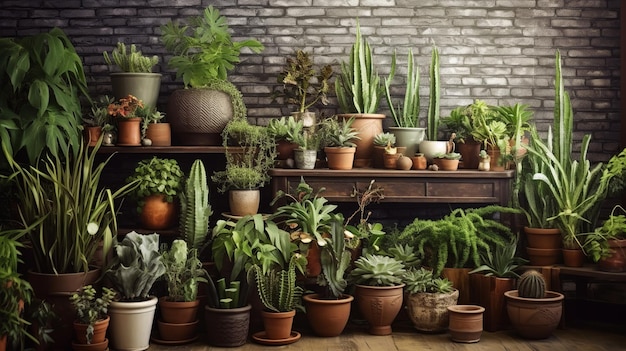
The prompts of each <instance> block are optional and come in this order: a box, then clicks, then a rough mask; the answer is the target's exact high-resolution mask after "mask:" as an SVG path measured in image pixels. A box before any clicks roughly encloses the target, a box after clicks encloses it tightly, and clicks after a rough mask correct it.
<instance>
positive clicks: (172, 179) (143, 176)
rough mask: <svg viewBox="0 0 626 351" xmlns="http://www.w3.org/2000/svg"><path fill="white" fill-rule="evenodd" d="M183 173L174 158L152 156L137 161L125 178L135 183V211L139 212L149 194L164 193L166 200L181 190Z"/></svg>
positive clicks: (169, 200) (175, 195)
mask: <svg viewBox="0 0 626 351" xmlns="http://www.w3.org/2000/svg"><path fill="white" fill-rule="evenodd" d="M183 179H184V174H183V171H182V170H181V169H180V166H179V165H178V162H177V161H176V160H175V159H167V158H160V157H157V156H153V157H152V158H150V159H144V160H141V161H139V163H138V164H137V167H135V170H134V171H133V174H132V175H131V176H130V177H128V178H126V182H127V183H136V184H137V187H136V188H135V190H134V192H133V194H134V196H135V197H136V198H137V211H138V212H139V213H141V211H142V208H143V205H144V204H145V201H144V200H143V199H144V198H146V197H148V196H150V195H157V194H162V195H165V200H166V201H167V202H172V201H174V198H175V197H177V196H178V194H179V193H180V192H181V191H182V190H183Z"/></svg>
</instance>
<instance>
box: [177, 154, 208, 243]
mask: <svg viewBox="0 0 626 351" xmlns="http://www.w3.org/2000/svg"><path fill="white" fill-rule="evenodd" d="M179 195H180V225H179V230H180V235H181V237H182V238H183V240H185V241H186V242H187V245H188V246H189V247H190V248H191V249H195V250H197V251H198V254H199V255H200V254H202V252H203V251H204V249H205V248H206V247H207V246H208V245H209V242H210V240H209V239H208V233H209V217H211V214H213V211H212V208H211V204H210V203H209V186H208V183H207V176H206V169H205V168H204V163H203V162H202V160H200V159H197V160H195V161H194V162H193V164H192V165H191V170H190V171H189V177H188V178H187V180H186V181H185V186H184V189H183V191H182V192H180V193H179Z"/></svg>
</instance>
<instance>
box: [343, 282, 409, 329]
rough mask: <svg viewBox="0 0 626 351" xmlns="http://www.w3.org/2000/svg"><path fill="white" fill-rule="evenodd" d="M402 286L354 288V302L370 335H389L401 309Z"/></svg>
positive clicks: (361, 286) (360, 286)
mask: <svg viewBox="0 0 626 351" xmlns="http://www.w3.org/2000/svg"><path fill="white" fill-rule="evenodd" d="M403 288H404V284H401V285H395V286H367V285H357V286H356V297H355V299H356V302H357V304H358V306H359V311H360V312H361V314H362V315H363V318H365V320H367V322H368V323H369V329H368V332H369V333H370V334H372V335H390V334H391V332H392V330H391V323H392V322H393V320H394V319H395V318H396V316H397V315H398V312H400V308H402V297H403V290H402V289H403Z"/></svg>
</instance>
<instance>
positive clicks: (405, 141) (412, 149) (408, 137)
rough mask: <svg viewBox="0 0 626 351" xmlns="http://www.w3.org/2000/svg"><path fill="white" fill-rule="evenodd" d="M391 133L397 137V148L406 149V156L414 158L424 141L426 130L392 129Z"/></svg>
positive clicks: (390, 129)
mask: <svg viewBox="0 0 626 351" xmlns="http://www.w3.org/2000/svg"><path fill="white" fill-rule="evenodd" d="M389 131H390V132H391V133H393V135H394V136H395V137H396V146H402V147H406V152H405V153H404V155H405V156H408V157H413V156H414V155H415V153H416V152H417V150H418V148H419V145H420V143H421V142H422V141H423V140H424V136H425V133H426V128H401V127H390V128H389Z"/></svg>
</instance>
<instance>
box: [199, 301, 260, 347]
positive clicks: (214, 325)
mask: <svg viewBox="0 0 626 351" xmlns="http://www.w3.org/2000/svg"><path fill="white" fill-rule="evenodd" d="M251 309H252V305H248V306H245V307H240V308H226V309H225V308H211V307H209V306H205V313H204V315H205V320H206V335H207V340H208V342H209V344H211V345H214V346H219V347H237V346H241V345H243V344H245V343H246V340H247V339H248V331H249V330H250V310H251Z"/></svg>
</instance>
